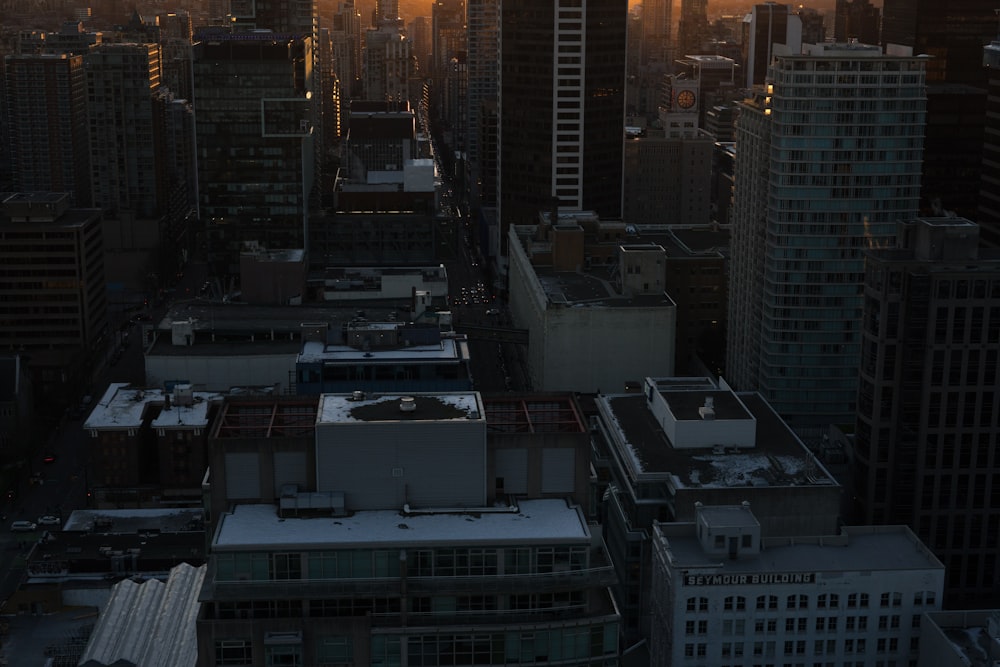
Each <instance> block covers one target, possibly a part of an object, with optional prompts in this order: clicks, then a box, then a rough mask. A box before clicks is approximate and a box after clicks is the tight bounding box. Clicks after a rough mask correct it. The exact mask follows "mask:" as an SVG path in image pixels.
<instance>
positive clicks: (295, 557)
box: [271, 553, 302, 580]
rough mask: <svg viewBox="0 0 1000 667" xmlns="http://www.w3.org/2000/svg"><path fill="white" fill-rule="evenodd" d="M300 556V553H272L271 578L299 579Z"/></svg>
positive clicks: (300, 571)
mask: <svg viewBox="0 0 1000 667" xmlns="http://www.w3.org/2000/svg"><path fill="white" fill-rule="evenodd" d="M301 578H302V556H301V555H300V554H297V553H294V554H273V555H272V556H271V579H275V580H283V579H301Z"/></svg>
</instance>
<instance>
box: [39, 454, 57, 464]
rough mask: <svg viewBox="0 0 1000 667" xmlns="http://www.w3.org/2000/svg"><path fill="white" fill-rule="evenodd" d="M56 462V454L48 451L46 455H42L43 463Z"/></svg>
mask: <svg viewBox="0 0 1000 667" xmlns="http://www.w3.org/2000/svg"><path fill="white" fill-rule="evenodd" d="M55 462H56V455H55V454H52V453H48V454H46V455H45V456H43V457H42V463H45V464H51V463H55Z"/></svg>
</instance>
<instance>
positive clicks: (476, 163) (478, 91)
mask: <svg viewBox="0 0 1000 667" xmlns="http://www.w3.org/2000/svg"><path fill="white" fill-rule="evenodd" d="M498 9H499V2H498V0H466V13H465V16H466V19H465V23H466V35H467V48H468V54H467V59H468V68H469V85H468V90H467V91H466V92H467V97H466V101H467V102H468V105H469V109H468V112H467V114H468V117H467V122H468V140H467V141H466V150H467V151H468V159H467V162H466V163H467V165H468V169H469V172H470V173H469V179H468V183H469V185H470V188H471V190H472V199H473V201H481V200H484V199H486V200H489V201H493V202H494V203H495V200H496V193H495V192H493V193H491V194H490V196H489V197H488V198H487V197H484V196H483V193H482V189H483V157H484V156H483V151H482V149H481V147H482V145H483V144H482V142H481V141H480V137H481V136H482V135H483V133H484V132H485V131H487V129H489V128H493V129H495V124H491V123H486V122H485V120H486V118H487V115H488V114H487V112H486V109H485V106H484V105H489V104H494V105H495V103H496V98H497V60H498V59H499V55H500V52H499V42H498V37H499V35H500V24H499V22H498ZM493 144H494V145H495V144H496V138H495V137H494V138H493Z"/></svg>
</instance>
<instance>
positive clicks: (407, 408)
mask: <svg viewBox="0 0 1000 667" xmlns="http://www.w3.org/2000/svg"><path fill="white" fill-rule="evenodd" d="M416 409H417V402H416V401H415V400H413V397H412V396H403V397H402V398H401V399H399V411H400V412H415V411H416Z"/></svg>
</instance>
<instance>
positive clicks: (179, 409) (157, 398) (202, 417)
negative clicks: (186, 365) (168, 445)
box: [83, 382, 222, 429]
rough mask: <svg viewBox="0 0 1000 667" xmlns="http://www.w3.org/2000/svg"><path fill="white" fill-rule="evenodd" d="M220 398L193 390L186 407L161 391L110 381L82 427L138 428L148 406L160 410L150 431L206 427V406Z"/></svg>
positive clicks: (217, 395)
mask: <svg viewBox="0 0 1000 667" xmlns="http://www.w3.org/2000/svg"><path fill="white" fill-rule="evenodd" d="M179 386H184V385H179ZM167 397H170V398H171V400H173V401H174V403H173V405H171V406H170V407H167ZM221 398H222V395H221V394H215V393H210V392H203V391H196V392H191V403H190V405H186V404H182V403H178V402H177V399H176V398H174V394H172V393H171V392H164V391H163V390H162V389H138V388H133V387H132V386H131V385H130V384H129V383H127V382H113V383H112V384H110V385H109V386H108V389H107V391H105V392H104V396H102V397H101V399H100V400H99V401H98V402H97V404H96V405H95V406H94V408H93V410H92V411H91V413H90V416H89V417H88V418H87V420H86V422H84V424H83V427H84V428H85V429H125V428H139V427H140V426H142V424H143V423H144V418H145V415H146V410H147V409H148V408H151V407H155V408H158V409H160V413H159V414H158V415H157V416H156V417H154V418H153V421H152V426H153V427H154V428H169V427H171V426H173V427H176V426H184V427H191V428H194V427H204V426H206V425H208V409H209V406H210V405H211V404H212V402H213V401H218V400H221Z"/></svg>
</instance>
